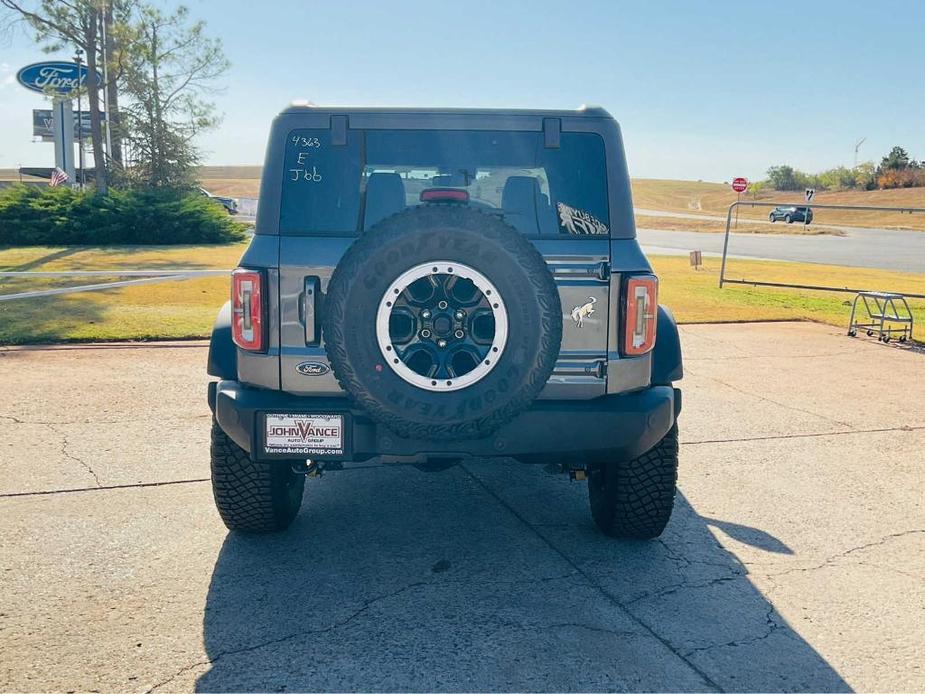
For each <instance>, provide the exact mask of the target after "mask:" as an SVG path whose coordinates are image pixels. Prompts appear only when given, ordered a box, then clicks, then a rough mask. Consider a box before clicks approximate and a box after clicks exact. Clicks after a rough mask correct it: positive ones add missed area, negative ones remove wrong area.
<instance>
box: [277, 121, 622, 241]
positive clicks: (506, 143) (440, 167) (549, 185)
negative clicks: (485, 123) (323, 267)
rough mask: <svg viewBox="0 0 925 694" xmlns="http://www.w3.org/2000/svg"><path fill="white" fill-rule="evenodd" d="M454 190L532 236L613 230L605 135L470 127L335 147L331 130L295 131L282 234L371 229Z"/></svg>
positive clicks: (362, 137)
mask: <svg viewBox="0 0 925 694" xmlns="http://www.w3.org/2000/svg"><path fill="white" fill-rule="evenodd" d="M448 190H449V191H465V195H464V194H462V193H452V192H451V193H450V194H451V195H455V196H457V197H459V198H467V202H461V203H459V204H467V205H469V206H470V207H475V208H478V209H480V210H482V211H484V212H487V213H490V214H498V215H502V216H503V217H504V218H505V219H506V220H507V221H508V223H510V224H511V225H512V226H514V227H515V228H516V229H517V230H519V231H521V232H522V233H524V234H527V235H531V236H533V235H544V236H550V235H556V234H570V235H576V236H600V235H606V234H608V233H609V229H608V227H609V224H610V222H609V213H608V205H607V175H606V158H605V155H604V142H603V140H602V139H601V137H600V136H599V135H596V134H593V133H567V132H564V133H562V134H561V137H560V146H559V147H558V148H546V147H545V146H544V141H543V133H541V132H510V131H503V132H494V131H464V130H457V131H447V130H367V131H357V130H348V131H347V142H346V144H344V145H336V146H335V145H331V135H330V131H329V130H296V131H293V132H291V133H290V134H289V137H288V140H287V143H286V156H285V164H284V171H283V185H282V201H281V209H280V232H281V233H284V234H307V233H331V234H356V233H362V232H363V231H364V230H366V229H369V228H370V227H372V226H373V225H375V224H376V223H377V222H379V221H380V220H382V219H384V218H385V217H388V216H390V215H392V214H395V213H396V212H399V211H401V210H402V209H405V208H407V207H413V206H416V205H421V204H427V203H426V202H422V197H426V198H429V199H431V198H433V197H434V196H435V195H436V196H437V197H440V196H441V195H444V194H445V193H446V191H448ZM426 191H429V193H428V195H424V196H422V194H424V193H425V192H426Z"/></svg>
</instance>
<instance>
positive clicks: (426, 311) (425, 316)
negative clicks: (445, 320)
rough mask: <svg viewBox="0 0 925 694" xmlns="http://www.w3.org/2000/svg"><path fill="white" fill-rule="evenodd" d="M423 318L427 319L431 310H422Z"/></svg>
mask: <svg viewBox="0 0 925 694" xmlns="http://www.w3.org/2000/svg"><path fill="white" fill-rule="evenodd" d="M421 318H423V319H424V320H427V319H428V318H430V311H428V310H427V309H424V310H423V311H421Z"/></svg>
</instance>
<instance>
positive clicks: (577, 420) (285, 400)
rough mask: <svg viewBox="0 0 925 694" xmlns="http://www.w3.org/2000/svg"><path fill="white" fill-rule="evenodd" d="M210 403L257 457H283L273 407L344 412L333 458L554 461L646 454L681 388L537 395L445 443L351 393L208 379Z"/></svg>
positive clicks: (675, 408) (667, 422)
mask: <svg viewBox="0 0 925 694" xmlns="http://www.w3.org/2000/svg"><path fill="white" fill-rule="evenodd" d="M209 405H210V407H211V408H212V411H213V412H214V413H215V417H216V420H217V421H218V423H219V426H221V428H222V430H223V431H224V432H225V433H226V434H228V436H230V437H231V439H232V440H233V441H234V442H235V443H237V444H238V445H239V446H240V447H241V448H243V449H244V450H246V451H248V452H249V453H250V454H251V457H252V458H254V459H255V460H269V459H279V456H275V455H265V454H264V453H263V444H262V437H263V432H262V428H263V425H264V422H263V415H264V414H266V413H267V412H272V413H311V414H329V413H330V414H343V415H344V417H345V428H346V432H345V433H346V436H345V450H344V455H342V456H330V458H331V459H343V460H352V461H361V460H367V459H369V458H373V457H375V456H379V455H386V456H397V457H409V458H412V457H416V456H432V457H466V456H473V457H499V456H504V457H507V456H510V457H514V458H517V459H519V460H523V461H525V462H549V461H551V460H555V459H556V458H559V459H563V458H565V457H566V456H567V457H568V458H569V459H571V460H576V459H580V458H581V457H583V456H593V455H594V454H595V453H600V452H604V451H606V452H607V453H608V455H609V456H614V457H621V458H624V459H629V458H635V457H636V456H639V455H641V454H643V453H645V452H646V451H648V450H649V449H651V448H652V447H653V446H655V444H656V443H658V442H659V441H660V440H661V439H662V437H664V436H665V434H666V433H668V430H669V429H671V427H672V426H673V425H674V423H675V420H676V419H677V416H678V414H679V413H680V411H681V391H680V390H678V389H676V388H673V387H671V386H653V387H650V388H647V389H645V390H641V391H637V392H635V393H628V394H625V395H610V396H606V397H600V398H595V399H593V400H538V401H536V402H534V404H533V405H532V406H531V407H530V408H529V409H528V410H526V411H525V412H523V413H521V414H520V415H518V416H517V417H515V418H514V420H513V421H511V422H510V423H509V424H507V425H505V426H503V427H501V428H500V429H499V430H498V431H496V432H495V433H494V434H492V435H491V436H488V437H486V438H483V439H473V440H468V441H446V442H443V441H430V440H425V439H405V438H400V437H398V436H396V435H395V434H393V433H392V432H391V431H390V430H389V429H387V428H385V427H382V426H380V425H377V424H376V423H375V422H374V421H372V420H371V419H370V418H369V417H368V416H366V415H365V414H364V413H363V412H362V411H361V410H357V409H355V408H352V407H351V404H350V401H349V400H347V399H346V398H325V397H304V396H296V395H290V394H288V393H282V392H279V391H271V390H261V389H257V388H248V387H246V386H242V385H241V384H240V383H238V382H237V381H218V382H212V383H210V384H209ZM322 458H323V457H322ZM562 462H565V461H564V460H562Z"/></svg>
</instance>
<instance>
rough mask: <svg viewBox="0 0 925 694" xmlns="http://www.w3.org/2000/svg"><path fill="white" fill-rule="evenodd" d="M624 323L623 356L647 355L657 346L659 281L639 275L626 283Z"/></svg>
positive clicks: (652, 277)
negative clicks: (656, 326)
mask: <svg viewBox="0 0 925 694" xmlns="http://www.w3.org/2000/svg"><path fill="white" fill-rule="evenodd" d="M624 296H625V297H626V298H625V302H626V305H625V311H624V314H623V315H624V316H626V320H625V322H624V323H623V327H624V335H623V354H625V355H626V356H629V357H635V356H639V355H640V354H645V353H646V352H648V351H649V350H651V349H652V348H653V347H654V346H655V325H656V322H655V317H656V314H657V312H658V279H656V278H655V276H654V275H638V276H636V277H630V278H629V279H628V280H627V281H626V292H625V293H624Z"/></svg>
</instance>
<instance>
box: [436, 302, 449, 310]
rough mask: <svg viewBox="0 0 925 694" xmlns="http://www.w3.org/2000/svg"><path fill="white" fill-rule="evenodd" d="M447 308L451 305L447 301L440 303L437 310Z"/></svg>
mask: <svg viewBox="0 0 925 694" xmlns="http://www.w3.org/2000/svg"><path fill="white" fill-rule="evenodd" d="M447 306H449V304H448V303H446V302H445V301H441V302H440V303H438V304H437V308H439V309H444V308H446V307H447Z"/></svg>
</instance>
